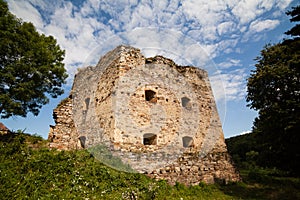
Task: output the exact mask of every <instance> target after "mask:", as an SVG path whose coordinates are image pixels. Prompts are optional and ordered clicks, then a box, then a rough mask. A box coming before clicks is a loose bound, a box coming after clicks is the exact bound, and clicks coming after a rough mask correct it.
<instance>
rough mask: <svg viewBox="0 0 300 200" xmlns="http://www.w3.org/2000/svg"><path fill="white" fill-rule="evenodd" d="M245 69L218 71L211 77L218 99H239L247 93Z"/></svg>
mask: <svg viewBox="0 0 300 200" xmlns="http://www.w3.org/2000/svg"><path fill="white" fill-rule="evenodd" d="M246 76H247V74H246V73H245V69H236V70H231V71H230V72H229V73H228V72H227V73H224V72H221V71H216V73H214V74H213V75H211V77H210V81H211V85H212V89H213V93H214V96H215V98H216V99H217V101H222V100H224V98H225V101H238V100H241V99H244V98H245V95H246V80H245V79H246Z"/></svg>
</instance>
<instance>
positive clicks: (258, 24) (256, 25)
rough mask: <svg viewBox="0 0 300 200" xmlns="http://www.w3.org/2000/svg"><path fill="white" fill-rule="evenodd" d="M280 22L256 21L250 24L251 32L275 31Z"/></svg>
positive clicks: (269, 20)
mask: <svg viewBox="0 0 300 200" xmlns="http://www.w3.org/2000/svg"><path fill="white" fill-rule="evenodd" d="M279 23H280V22H279V20H271V19H267V20H255V21H253V22H252V23H251V24H250V27H249V31H250V32H256V33H258V32H262V31H268V30H272V29H274V28H275V27H276V26H277V25H278V24H279Z"/></svg>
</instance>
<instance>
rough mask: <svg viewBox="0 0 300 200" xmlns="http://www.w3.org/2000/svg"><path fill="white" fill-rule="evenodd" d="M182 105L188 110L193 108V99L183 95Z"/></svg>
mask: <svg viewBox="0 0 300 200" xmlns="http://www.w3.org/2000/svg"><path fill="white" fill-rule="evenodd" d="M181 105H182V107H184V108H186V109H188V110H189V109H191V108H192V105H191V100H190V99H189V98H187V97H182V98H181Z"/></svg>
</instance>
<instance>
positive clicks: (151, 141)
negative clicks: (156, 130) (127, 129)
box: [143, 133, 157, 145]
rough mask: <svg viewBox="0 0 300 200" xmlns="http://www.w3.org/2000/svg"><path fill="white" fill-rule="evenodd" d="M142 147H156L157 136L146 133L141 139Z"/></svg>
mask: <svg viewBox="0 0 300 200" xmlns="http://www.w3.org/2000/svg"><path fill="white" fill-rule="evenodd" d="M143 144H144V145H156V144H157V136H156V135H155V134H153V133H146V134H144V137H143Z"/></svg>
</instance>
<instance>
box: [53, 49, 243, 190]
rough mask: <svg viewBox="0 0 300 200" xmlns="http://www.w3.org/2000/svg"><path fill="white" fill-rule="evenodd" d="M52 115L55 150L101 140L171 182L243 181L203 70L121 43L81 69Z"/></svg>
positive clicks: (137, 167) (125, 158)
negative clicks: (238, 172) (69, 91)
mask: <svg viewBox="0 0 300 200" xmlns="http://www.w3.org/2000/svg"><path fill="white" fill-rule="evenodd" d="M53 116H54V119H55V122H56V125H55V126H51V129H50V133H49V138H48V139H49V141H50V147H51V148H57V149H78V148H90V147H93V146H96V145H102V146H104V147H106V148H107V149H108V150H109V151H110V152H111V154H112V155H113V156H114V157H119V158H120V159H121V160H122V162H123V163H126V164H128V165H130V166H131V167H132V168H133V169H134V170H136V171H138V172H140V173H145V174H148V175H149V176H151V177H153V178H156V179H160V178H163V179H166V180H167V181H168V182H170V183H171V184H174V183H175V182H182V183H185V184H187V185H190V184H198V183H199V182H200V181H205V182H208V183H212V182H215V181H225V182H227V181H238V180H239V175H238V174H237V173H236V171H235V169H234V167H233V165H232V163H231V160H230V157H229V155H228V153H227V149H226V145H225V142H224V136H223V132H222V127H221V123H220V120H219V116H218V113H217V109H216V104H215V101H214V97H213V94H212V90H211V86H210V83H209V80H208V75H207V72H206V71H204V70H202V69H199V68H196V67H191V66H178V65H176V64H175V63H174V62H173V61H172V60H170V59H167V58H164V57H162V56H156V57H153V58H145V57H144V56H143V55H142V54H141V52H140V50H139V49H136V48H133V47H128V46H119V47H117V48H116V49H114V50H112V51H110V52H108V53H107V54H106V55H104V56H103V57H102V58H101V59H100V61H99V63H98V64H97V65H96V66H95V67H86V68H83V69H80V70H79V71H78V73H77V74H76V76H75V79H74V83H73V88H72V91H71V93H70V96H69V97H68V98H67V99H65V100H64V101H63V102H61V103H60V105H58V107H57V108H56V109H55V110H54V114H53Z"/></svg>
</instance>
